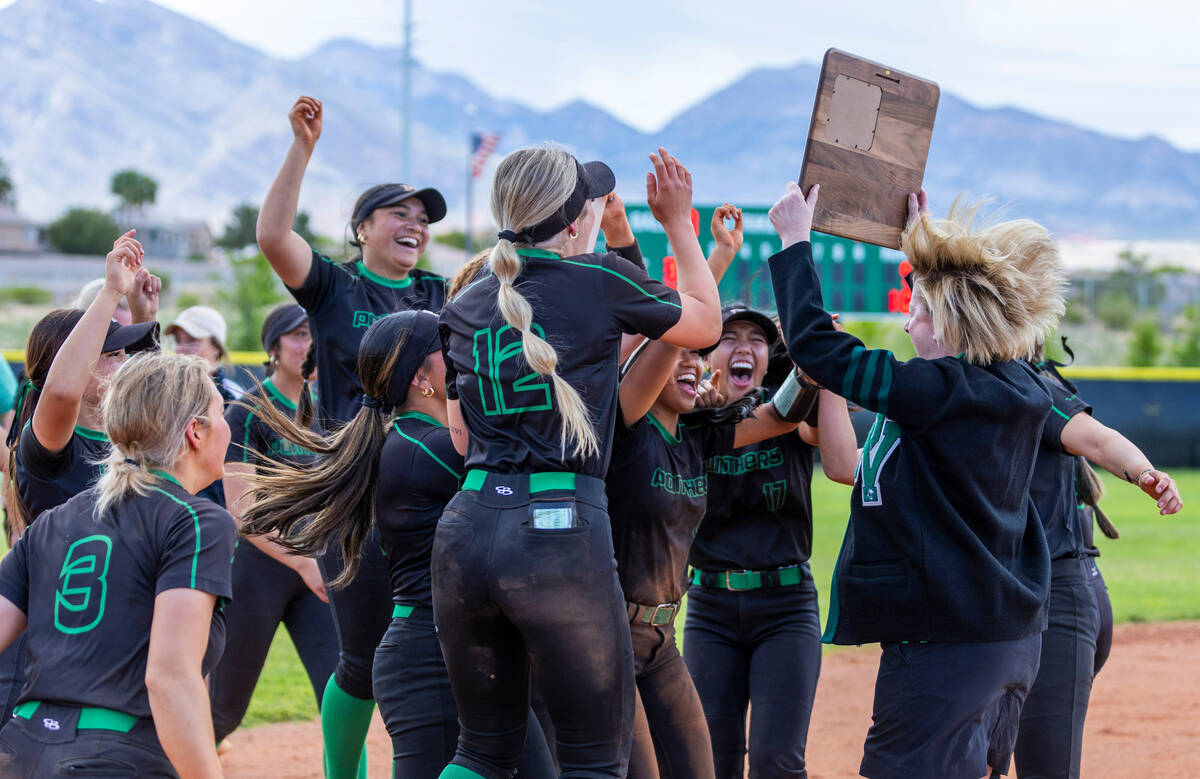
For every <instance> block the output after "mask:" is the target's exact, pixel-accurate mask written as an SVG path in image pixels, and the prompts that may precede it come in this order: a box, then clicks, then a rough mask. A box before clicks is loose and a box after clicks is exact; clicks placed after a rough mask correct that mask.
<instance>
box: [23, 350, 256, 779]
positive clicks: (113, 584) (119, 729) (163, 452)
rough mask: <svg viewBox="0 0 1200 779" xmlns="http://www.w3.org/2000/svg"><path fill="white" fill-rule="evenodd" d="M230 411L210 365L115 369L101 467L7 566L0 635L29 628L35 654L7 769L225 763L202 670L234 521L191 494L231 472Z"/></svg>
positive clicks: (35, 772)
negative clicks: (226, 469) (107, 446)
mask: <svg viewBox="0 0 1200 779" xmlns="http://www.w3.org/2000/svg"><path fill="white" fill-rule="evenodd" d="M222 412H223V404H222V401H221V396H220V395H218V394H217V390H216V387H214V386H213V383H212V380H211V379H210V378H209V375H208V368H207V367H206V366H205V364H204V363H203V362H201V361H200V360H196V359H193V358H186V357H177V356H165V355H154V356H148V357H135V358H133V359H132V360H130V361H129V362H128V363H126V364H125V365H124V366H122V367H121V368H120V369H119V370H118V371H117V373H116V375H115V376H114V378H113V379H112V383H111V384H110V387H109V390H108V393H107V395H106V397H105V399H104V402H103V407H102V416H103V421H104V426H105V430H106V431H107V432H108V435H109V438H110V439H111V441H112V454H111V455H109V457H108V459H107V460H106V461H105V463H104V475H103V476H101V477H100V481H99V482H98V483H97V484H96V486H95V487H92V488H91V489H88V490H86V491H84V492H82V493H80V494H79V495H76V496H75V497H74V498H72V499H71V500H69V501H67V502H66V503H64V504H62V505H61V506H58V507H57V508H53V509H50V510H49V511H47V512H46V513H45V514H44V515H43V516H42V518H41V519H40V520H39V521H38V522H36V523H35V524H34V525H33V526H32V527H31V528H30V529H29V531H28V532H27V533H26V534H25V535H24V536H23V537H22V538H21V540H20V541H18V542H17V544H16V545H15V546H14V547H13V550H12V552H11V553H10V554H9V555H8V556H6V557H5V558H4V560H3V562H2V563H0V646H7V645H8V644H9V643H10V642H11V641H12V640H13V639H14V638H15V637H16V636H17V635H18V634H19V633H20V632H21V631H22V630H23V629H24V630H25V632H26V633H27V634H28V657H29V662H28V676H27V681H26V683H25V686H24V688H23V690H22V692H21V696H20V699H19V702H18V704H17V706H16V708H15V710H14V716H13V718H12V719H11V720H10V721H9V722H8V724H7V725H6V726H5V727H4V729H3V730H2V731H0V776H4V777H9V776H12V777H17V776H49V775H56V776H58V775H76V774H78V775H89V776H90V775H105V776H176V775H177V774H176V770H178V769H180V768H183V769H188V770H192V771H194V772H195V774H196V775H205V776H213V775H218V774H219V773H220V765H219V763H218V761H217V754H216V749H215V747H214V744H215V741H214V739H213V730H212V720H211V718H210V716H209V706H208V693H207V690H206V688H205V686H204V678H203V676H204V674H207V673H209V672H210V671H211V670H212V668H213V667H214V666H215V665H216V663H217V660H218V659H219V658H220V655H221V649H222V646H223V643H224V633H223V625H224V623H223V622H222V621H221V620H220V619H219V618H218V617H219V610H220V609H221V608H222V606H223V604H224V603H225V602H226V601H228V600H229V599H230V597H231V596H232V586H231V563H230V560H231V558H232V557H233V549H234V544H235V540H236V537H237V531H236V529H235V527H234V523H233V518H232V517H230V516H229V513H228V512H227V511H225V509H223V508H220V507H218V506H217V505H216V504H214V503H212V502H211V501H208V500H205V499H203V498H198V497H196V495H195V493H196V491H197V490H198V489H201V488H202V487H204V486H206V485H208V484H210V483H211V482H212V481H213V480H214V479H216V478H219V477H220V475H221V469H222V464H223V462H224V459H225V449H226V447H227V446H228V445H229V426H228V425H227V424H226V423H225V419H224V416H223V413H222ZM151 717H153V719H151ZM173 765H174V766H175V767H176V768H173V767H172V766H173Z"/></svg>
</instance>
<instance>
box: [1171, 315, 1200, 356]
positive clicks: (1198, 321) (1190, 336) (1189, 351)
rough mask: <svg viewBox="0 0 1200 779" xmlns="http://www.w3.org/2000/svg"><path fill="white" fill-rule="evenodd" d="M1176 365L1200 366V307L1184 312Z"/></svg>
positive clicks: (1176, 346) (1176, 352)
mask: <svg viewBox="0 0 1200 779" xmlns="http://www.w3.org/2000/svg"><path fill="white" fill-rule="evenodd" d="M1174 357H1175V363H1176V364H1177V365H1185V366H1187V367H1190V368H1195V367H1197V366H1200V305H1198V306H1188V307H1187V308H1186V309H1185V310H1184V312H1183V335H1182V337H1181V338H1180V339H1179V342H1178V343H1177V344H1176V345H1175V355H1174Z"/></svg>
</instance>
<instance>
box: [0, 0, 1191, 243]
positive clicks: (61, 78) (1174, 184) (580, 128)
mask: <svg viewBox="0 0 1200 779" xmlns="http://www.w3.org/2000/svg"><path fill="white" fill-rule="evenodd" d="M868 54H869V53H868ZM402 61H403V54H402V52H401V50H400V49H398V48H377V47H372V46H369V45H367V44H363V43H360V42H357V41H349V40H339V41H333V42H330V43H327V44H325V45H324V46H322V47H321V48H319V49H318V50H316V51H314V52H312V53H311V54H309V55H308V56H305V57H303V58H300V59H295V60H285V59H279V58H275V57H272V56H269V55H267V54H265V53H263V52H261V51H258V50H256V49H253V48H251V47H248V46H246V45H243V44H241V43H237V42H235V41H233V40H231V39H229V38H227V37H226V36H224V35H223V34H222V33H220V32H218V31H217V30H215V29H213V28H211V27H208V26H206V25H204V24H202V23H200V22H197V21H195V20H192V19H190V18H188V17H185V16H182V15H180V14H177V13H175V12H173V11H170V10H167V9H165V8H162V7H160V6H158V5H155V4H154V3H152V2H149V1H148V0H105V1H104V2H97V1H96V0H18V2H16V3H14V4H13V5H11V6H9V7H7V8H5V9H3V10H0V95H2V96H3V98H2V102H0V108H2V110H0V159H3V160H4V161H5V162H6V163H7V164H8V167H9V169H10V171H11V172H12V175H13V178H14V181H15V183H16V187H17V197H18V199H19V205H20V209H21V210H22V211H23V212H25V213H27V214H29V215H31V216H32V217H34V218H37V219H42V220H48V219H52V218H53V217H55V216H56V215H57V214H59V213H61V212H62V211H63V210H65V209H66V208H67V207H68V206H73V205H92V206H106V207H107V206H112V205H114V202H113V198H112V196H111V195H110V194H109V193H108V183H109V177H110V176H111V174H112V173H113V172H114V171H116V170H118V169H120V168H124V167H134V168H137V169H139V170H141V171H143V172H145V173H147V174H149V175H151V176H153V177H154V178H155V179H157V181H158V182H159V196H158V210H159V211H160V212H162V213H165V214H170V215H171V216H173V217H188V218H199V219H204V220H206V221H208V222H209V224H210V225H212V226H213V227H214V228H216V229H218V230H219V228H220V225H221V224H222V223H223V222H224V221H225V220H226V219H227V218H228V215H229V211H230V209H231V207H232V206H233V205H235V204H236V203H238V202H242V201H250V202H254V203H257V202H260V201H261V199H262V197H263V196H264V194H265V193H266V191H267V188H268V187H269V186H270V182H271V180H272V178H273V176H274V175H275V172H276V170H277V169H278V166H279V164H280V162H282V160H283V156H284V153H285V151H286V149H287V147H288V144H289V142H290V139H291V131H290V129H289V126H288V122H287V112H288V110H289V108H290V107H291V104H292V102H293V101H294V99H295V98H296V96H298V95H300V94H309V95H314V96H316V97H319V98H321V99H322V101H323V103H324V107H325V109H324V110H325V122H324V132H323V135H322V137H321V140H320V143H319V145H318V148H317V152H316V154H315V155H314V156H313V159H312V162H311V163H310V165H309V169H308V174H307V176H306V178H305V183H304V190H303V193H302V197H301V207H302V208H304V209H306V210H308V211H309V212H310V213H311V214H312V217H313V221H314V223H315V224H316V225H317V226H318V227H319V228H321V229H322V230H323V231H325V232H329V233H331V234H336V235H340V234H341V230H342V229H343V225H344V222H345V220H346V219H347V217H348V214H349V211H350V209H351V207H352V205H353V203H354V200H355V198H356V197H357V195H358V194H359V192H361V191H362V190H363V189H365V188H366V187H367V186H369V185H371V184H373V183H377V182H379V181H385V180H395V179H397V178H398V176H399V172H400V153H399V144H400V137H401V110H400V106H401V90H402V87H401V69H400V65H401V63H402ZM818 72H819V66H817V65H815V64H806V63H800V64H796V65H794V66H791V67H786V68H762V69H758V70H754V71H752V72H750V73H748V74H746V75H745V76H744V77H742V78H740V79H738V80H737V81H736V82H734V83H732V84H729V85H728V86H725V87H723V88H720V89H718V90H717V91H715V92H713V93H712V94H711V95H709V96H708V97H707V98H705V99H703V100H701V101H700V102H698V103H696V104H695V105H692V106H691V107H689V108H687V109H686V110H684V111H683V112H681V113H679V114H678V115H677V116H675V117H674V118H673V119H671V120H670V121H669V122H667V123H666V125H664V126H663V127H662V128H660V129H659V130H657V131H655V132H650V133H646V132H643V131H640V130H638V129H635V128H633V127H631V126H629V125H627V124H625V123H623V122H622V121H621V120H619V119H618V118H616V117H614V116H613V115H611V114H609V113H607V112H606V111H604V110H603V109H601V108H598V107H597V106H594V105H591V104H589V103H587V102H584V101H582V100H581V101H576V102H572V103H569V104H567V105H564V106H561V107H559V108H557V109H554V110H550V111H540V110H537V109H534V108H532V107H530V106H527V105H523V104H521V103H519V102H515V101H512V100H504V99H498V98H495V97H492V96H491V95H489V94H487V93H486V92H484V91H483V90H482V89H480V88H479V87H477V86H475V85H474V84H472V83H471V82H470V81H469V80H468V79H466V78H464V77H463V76H461V75H456V74H453V73H435V72H431V71H429V70H427V69H425V68H422V67H420V66H419V64H418V66H417V67H416V68H415V69H414V73H413V109H414V110H413V142H412V149H413V175H412V181H411V182H410V183H414V184H419V185H433V186H436V187H438V188H439V189H441V190H442V191H443V193H445V195H446V196H447V200H448V201H449V202H450V205H451V209H452V212H453V213H452V215H451V220H455V219H457V220H458V222H459V223H460V224H461V219H462V216H461V214H462V206H463V202H464V193H465V185H466V165H467V157H468V149H467V146H468V140H467V139H468V136H469V133H470V131H471V129H472V127H475V128H477V129H479V130H487V131H495V132H498V133H499V134H500V136H501V138H500V144H499V147H498V149H497V152H496V155H497V156H496V157H494V158H493V159H492V160H491V164H493V165H494V162H495V159H498V157H499V155H501V154H503V153H504V152H506V151H508V150H511V149H513V148H516V147H518V146H521V145H525V144H529V143H535V142H539V141H545V140H553V141H557V142H561V143H563V144H565V145H567V146H568V147H570V148H572V149H573V150H574V151H575V152H576V153H577V154H578V155H579V156H581V157H583V158H587V159H603V160H605V161H607V162H608V163H609V164H610V165H611V166H612V167H613V169H614V170H615V171H616V173H617V178H618V191H619V192H620V193H621V194H622V196H624V197H626V199H627V200H631V201H637V200H642V199H644V190H643V189H642V182H643V180H644V173H645V171H646V169H647V167H648V166H647V161H646V154H647V153H648V152H649V151H651V150H653V149H654V148H655V147H656V146H658V145H665V146H666V147H667V148H669V149H671V151H672V152H674V153H676V154H677V155H678V156H679V157H680V158H681V159H682V160H684V161H685V162H686V163H687V164H688V165H689V167H690V168H691V170H692V172H693V174H694V179H695V187H696V191H695V196H696V200H697V202H713V201H717V202H719V201H721V200H732V201H734V202H737V203H739V204H744V205H751V204H769V203H770V202H773V201H774V199H775V198H776V197H777V196H778V194H779V193H780V192H781V191H782V188H783V184H784V183H785V182H786V181H787V180H789V179H794V178H795V177H796V176H797V175H798V173H799V170H800V164H801V161H802V158H803V153H804V139H805V135H806V133H807V130H808V124H809V115H810V112H811V107H812V102H813V96H814V94H815V89H816V82H817V76H818ZM923 75H928V76H931V77H934V78H936V75H937V74H923ZM468 105H471V106H474V107H475V113H474V117H473V119H471V118H469V117H468V115H467V112H466V106H468ZM1114 110H1119V108H1118V107H1114ZM472 122H473V125H472ZM489 172H490V170H489ZM478 181H479V185H478V186H477V188H476V198H477V200H476V204H477V214H479V216H477V221H478V222H482V221H485V220H486V202H487V200H486V194H487V193H486V190H487V178H486V174H485V177H484V178H481V179H479V180H478ZM925 186H926V188H927V189H928V190H929V191H930V192H931V193H932V194H933V198H934V203H935V206H942V207H944V206H946V205H948V203H949V200H950V199H951V198H952V197H953V196H954V195H955V194H956V193H959V192H968V193H972V194H973V195H976V196H979V195H989V196H992V197H994V198H996V200H997V201H998V202H1000V203H1002V204H1004V205H1005V206H1006V211H1007V213H1009V214H1012V215H1022V216H1031V217H1033V218H1035V219H1038V220H1039V221H1042V222H1043V223H1045V224H1046V225H1047V226H1049V227H1050V228H1051V229H1052V230H1053V231H1055V232H1056V233H1057V234H1059V235H1062V236H1088V237H1104V238H1121V239H1134V238H1184V239H1193V240H1194V239H1200V153H1196V152H1186V151H1182V150H1180V149H1178V148H1175V147H1173V146H1172V145H1170V144H1169V143H1167V142H1166V141H1164V140H1161V139H1158V138H1155V137H1147V138H1141V139H1136V140H1129V139H1121V138H1115V137H1111V136H1107V135H1104V134H1103V133H1100V132H1097V131H1094V130H1089V129H1086V128H1082V127H1077V126H1074V125H1071V124H1067V123H1064V122H1060V121H1054V120H1051V119H1047V118H1043V117H1040V116H1036V115H1034V114H1032V113H1029V112H1027V111H1022V110H1019V109H1016V108H981V107H978V106H974V105H972V104H971V103H969V102H967V100H965V99H963V98H961V97H959V96H956V95H953V94H949V93H947V92H945V91H943V92H942V96H941V102H940V105H939V107H938V115H937V121H936V123H935V126H934V133H933V141H932V145H931V148H930V155H929V162H928V166H927V169H926V176H925Z"/></svg>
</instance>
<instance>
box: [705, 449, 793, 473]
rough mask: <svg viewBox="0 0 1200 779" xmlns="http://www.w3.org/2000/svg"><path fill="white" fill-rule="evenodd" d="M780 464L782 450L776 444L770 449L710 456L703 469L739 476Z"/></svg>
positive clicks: (781, 462) (781, 461)
mask: <svg viewBox="0 0 1200 779" xmlns="http://www.w3.org/2000/svg"><path fill="white" fill-rule="evenodd" d="M782 464H783V451H782V450H781V449H780V448H779V447H778V446H774V447H771V448H770V449H761V450H758V451H754V452H746V453H745V454H739V455H733V454H728V455H722V456H720V457H710V458H709V459H708V461H707V462H705V463H704V469H705V470H707V471H708V472H709V473H718V474H722V475H730V476H740V475H741V474H743V473H749V472H750V471H765V470H767V469H769V468H774V467H775V466H776V465H782Z"/></svg>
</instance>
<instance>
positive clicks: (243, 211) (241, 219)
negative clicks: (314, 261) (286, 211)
mask: <svg viewBox="0 0 1200 779" xmlns="http://www.w3.org/2000/svg"><path fill="white" fill-rule="evenodd" d="M308 221H309V218H308V213H307V212H305V211H300V212H299V213H297V214H296V221H295V222H294V223H293V224H292V229H293V230H295V231H296V234H297V235H299V236H300V237H301V238H303V239H304V240H306V241H308V243H309V245H310V246H311V245H313V244H315V243H316V241H317V234H316V233H314V232H313V231H312V228H311V227H310V226H309V223H308ZM257 224H258V206H252V205H250V204H249V203H241V204H239V205H237V206H234V209H233V219H231V220H230V221H229V222H227V223H226V225H225V233H224V234H223V235H222V236H221V237H220V238H218V239H217V246H220V247H221V248H222V249H228V250H230V251H236V250H238V249H244V248H246V247H247V246H253V245H254V244H255V243H257V241H258V239H257V238H256V237H255V234H254V231H255V225H257Z"/></svg>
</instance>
